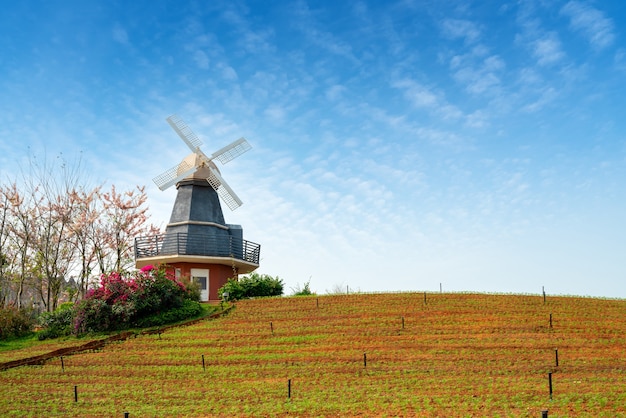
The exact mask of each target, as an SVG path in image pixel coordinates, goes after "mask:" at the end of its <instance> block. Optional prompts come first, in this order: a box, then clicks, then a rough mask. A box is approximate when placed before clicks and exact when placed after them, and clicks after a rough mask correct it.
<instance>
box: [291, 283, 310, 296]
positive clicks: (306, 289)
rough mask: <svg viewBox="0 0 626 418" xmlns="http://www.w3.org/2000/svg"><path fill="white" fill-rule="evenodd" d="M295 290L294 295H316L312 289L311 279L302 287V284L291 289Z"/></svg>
mask: <svg viewBox="0 0 626 418" xmlns="http://www.w3.org/2000/svg"><path fill="white" fill-rule="evenodd" d="M291 290H293V295H294V296H312V295H315V292H313V291H312V290H311V281H310V280H309V281H308V282H306V283H304V286H303V287H302V288H300V286H299V285H298V286H296V288H295V289H291Z"/></svg>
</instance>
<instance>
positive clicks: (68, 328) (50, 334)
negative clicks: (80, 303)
mask: <svg viewBox="0 0 626 418" xmlns="http://www.w3.org/2000/svg"><path fill="white" fill-rule="evenodd" d="M73 308H74V304H73V303H72V302H66V303H63V304H61V306H59V307H58V308H57V309H56V310H55V311H54V312H43V313H42V314H41V315H39V325H41V326H42V328H43V330H41V331H40V332H39V333H38V334H37V338H39V340H45V339H46V338H57V337H60V336H64V335H70V334H71V333H72V330H73V322H74V309H73Z"/></svg>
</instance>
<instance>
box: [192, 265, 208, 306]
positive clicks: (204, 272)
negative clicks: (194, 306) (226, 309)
mask: <svg viewBox="0 0 626 418" xmlns="http://www.w3.org/2000/svg"><path fill="white" fill-rule="evenodd" d="M191 280H193V281H194V282H196V283H198V285H199V286H200V300H201V301H203V302H208V301H209V269H191Z"/></svg>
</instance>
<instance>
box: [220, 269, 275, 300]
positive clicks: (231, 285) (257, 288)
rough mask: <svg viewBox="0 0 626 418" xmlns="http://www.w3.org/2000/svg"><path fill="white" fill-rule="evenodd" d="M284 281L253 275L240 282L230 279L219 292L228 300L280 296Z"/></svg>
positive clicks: (263, 275) (241, 279)
mask: <svg viewBox="0 0 626 418" xmlns="http://www.w3.org/2000/svg"><path fill="white" fill-rule="evenodd" d="M283 286H284V285H283V281H282V280H281V279H279V278H278V277H276V278H274V277H272V276H269V275H266V274H258V273H252V274H250V275H249V276H244V277H241V278H240V279H239V280H235V279H229V280H228V282H226V284H225V285H224V286H222V288H221V289H220V290H219V291H218V294H219V296H220V298H223V295H224V293H225V292H227V293H228V300H240V299H247V298H255V297H265V296H280V295H282V294H283Z"/></svg>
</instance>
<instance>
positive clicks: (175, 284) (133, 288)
mask: <svg viewBox="0 0 626 418" xmlns="http://www.w3.org/2000/svg"><path fill="white" fill-rule="evenodd" d="M199 298H200V294H199V290H198V289H197V288H194V287H191V286H190V287H189V288H188V287H186V286H185V284H183V283H181V282H179V281H178V280H176V279H175V278H174V277H171V276H170V275H169V274H168V273H167V272H166V270H165V268H160V269H155V268H153V267H152V266H147V267H145V268H144V269H142V270H141V271H140V272H137V273H136V274H134V275H128V274H121V273H116V272H113V273H110V274H108V275H102V277H101V280H100V286H99V287H98V288H95V289H92V290H90V291H89V292H88V293H87V295H86V297H85V298H84V299H83V300H81V301H80V302H78V303H77V304H75V305H71V304H69V305H67V304H63V305H62V306H61V308H59V309H58V310H56V311H55V312H52V313H46V314H42V316H41V319H40V322H41V325H42V326H43V327H45V328H44V330H43V331H41V332H40V334H39V338H40V339H46V338H55V337H58V336H61V335H68V334H69V333H74V334H76V335H80V334H85V333H91V332H105V331H113V330H119V329H125V328H129V327H134V326H151V325H163V324H165V323H168V322H172V321H180V320H183V319H185V318H189V317H194V316H198V315H199V314H200V313H202V307H201V306H200V304H199V303H198V300H199Z"/></svg>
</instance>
